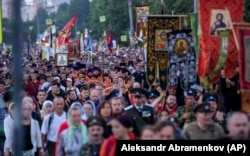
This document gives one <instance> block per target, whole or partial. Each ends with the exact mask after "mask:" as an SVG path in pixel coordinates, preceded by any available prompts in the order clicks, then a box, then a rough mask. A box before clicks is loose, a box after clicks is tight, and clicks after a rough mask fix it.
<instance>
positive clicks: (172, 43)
mask: <svg viewBox="0 0 250 156" xmlns="http://www.w3.org/2000/svg"><path fill="white" fill-rule="evenodd" d="M190 32H191V30H180V31H174V32H171V33H170V34H169V36H170V39H169V41H168V45H169V85H170V86H172V87H177V84H178V79H179V78H180V83H181V84H180V85H181V87H182V89H184V90H185V89H188V88H189V87H190V86H192V85H194V84H195V83H196V81H197V73H196V59H195V47H194V43H193V39H192V35H190Z"/></svg>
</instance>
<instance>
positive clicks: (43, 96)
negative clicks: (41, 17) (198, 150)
mask: <svg viewBox="0 0 250 156" xmlns="http://www.w3.org/2000/svg"><path fill="white" fill-rule="evenodd" d="M55 1H57V0H55ZM72 1H73V0H72ZM75 1H76V0H75ZM96 1H97V0H94V1H93V2H90V1H88V3H98V2H96ZM28 2H30V3H31V1H27V2H26V3H28ZM32 2H33V1H32ZM154 2H155V1H153V3H154ZM18 3H19V2H17V3H16V2H13V7H14V8H15V9H17V8H18V7H20V5H21V4H18ZM69 3H71V2H70V1H69ZM72 3H73V2H72ZM153 3H152V2H151V1H149V2H148V3H146V2H144V3H142V4H138V5H132V2H131V0H128V1H126V9H128V8H129V9H131V10H132V11H131V10H130V11H131V12H130V14H129V15H131V16H129V17H124V20H127V21H129V20H131V18H132V17H133V16H134V15H135V19H132V21H134V22H135V23H134V24H133V22H130V24H131V23H132V24H131V25H130V31H129V32H128V34H126V35H123V34H121V35H120V38H115V35H114V34H115V32H114V30H113V28H112V25H111V26H108V27H107V29H106V30H104V31H102V33H101V34H97V35H98V36H99V38H95V37H94V36H95V34H96V32H95V31H91V30H92V28H91V25H90V26H89V28H82V29H83V31H82V32H79V33H78V35H79V38H77V39H73V38H71V36H72V34H73V33H72V32H73V31H75V29H76V26H77V27H79V24H77V21H78V20H80V18H79V17H80V16H81V17H82V16H83V15H81V14H80V13H78V12H72V13H71V14H72V16H71V18H70V19H69V20H68V21H65V22H64V24H63V25H64V26H63V27H62V28H61V29H60V30H59V31H58V33H57V31H56V29H58V28H57V27H56V26H55V23H54V21H53V20H52V19H50V18H47V19H46V24H47V28H46V29H45V31H44V33H43V34H41V35H40V38H39V40H38V41H39V42H37V43H33V42H32V41H30V40H29V41H28V42H27V44H25V46H22V45H21V44H18V43H19V42H23V41H22V40H20V39H19V38H18V37H16V38H17V39H15V38H13V41H14V43H13V44H12V45H10V46H9V47H8V48H6V47H5V48H2V53H1V54H0V155H3V156H116V155H117V154H116V152H117V151H116V150H117V149H116V146H117V141H119V140H132V141H135V140H180V141H181V140H249V139H250V64H249V63H250V56H249V54H250V47H249V45H250V37H249V36H250V29H249V28H250V23H247V22H246V21H245V20H244V18H243V16H244V10H247V8H245V7H246V6H248V7H249V6H250V5H249V4H250V2H246V1H244V0H226V1H218V0H210V1H207V0H194V2H192V3H193V4H194V11H193V12H189V13H185V14H178V15H177V14H174V13H172V14H166V13H165V9H164V8H165V7H166V4H165V2H164V1H163V0H161V2H159V6H160V9H159V7H158V10H159V11H158V13H154V14H153V13H152V12H151V6H152V5H153ZM155 3H156V2H155ZM157 3H158V2H157ZM183 3H184V2H183ZM245 4H248V5H245ZM91 5H93V4H91ZM2 8H3V9H2V12H3V13H4V6H3V4H2ZM82 8H83V9H84V6H82ZM248 9H249V8H248ZM17 10H19V11H20V9H17ZM21 11H22V9H21ZM133 12H134V13H133ZM21 13H22V12H21ZM131 13H133V14H131ZM15 16H18V13H15ZM114 16H116V15H115V14H114ZM98 18H99V17H98ZM106 18H108V17H106V16H100V18H99V20H100V21H98V22H100V26H101V24H103V23H105V22H107V21H106V20H107V19H106ZM14 19H16V20H14V25H16V27H15V26H14V27H15V28H17V29H16V30H15V29H13V30H12V31H13V33H16V34H19V33H18V29H19V28H18V23H17V22H18V20H17V19H18V17H16V18H14ZM121 21H122V20H121ZM2 22H3V21H2ZM116 22H117V23H119V22H120V21H119V20H117V21H116ZM1 24H3V25H4V24H5V23H4V22H3V23H1ZM114 24H115V23H114ZM133 27H135V30H134V31H132V30H133V29H132V28H133ZM100 29H101V28H100ZM4 30H5V29H4ZM30 30H31V29H30ZM3 34H6V30H5V32H1V38H0V39H1V43H2V44H3V38H7V37H8V36H7V37H6V36H4V35H3ZM29 37H30V36H29ZM123 42H128V43H129V45H123ZM26 45H27V46H26ZM32 47H33V48H32ZM15 50H16V51H15ZM18 50H20V51H18ZM17 51H18V52H17ZM18 60H19V61H18ZM18 62H21V65H20V64H18Z"/></svg>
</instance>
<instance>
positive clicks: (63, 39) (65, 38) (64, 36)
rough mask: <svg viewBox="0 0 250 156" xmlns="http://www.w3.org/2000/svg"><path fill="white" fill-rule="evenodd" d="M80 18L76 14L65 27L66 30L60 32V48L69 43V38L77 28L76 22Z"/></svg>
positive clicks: (58, 38) (58, 37)
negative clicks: (74, 28)
mask: <svg viewBox="0 0 250 156" xmlns="http://www.w3.org/2000/svg"><path fill="white" fill-rule="evenodd" d="M77 18H78V14H76V15H75V16H74V17H73V18H71V20H70V21H69V22H68V23H67V24H66V25H65V26H64V28H63V29H62V30H61V31H60V32H59V34H58V36H57V40H58V46H62V45H64V44H67V43H68V42H69V38H70V35H71V31H72V29H73V27H74V26H75V23H76V20H77Z"/></svg>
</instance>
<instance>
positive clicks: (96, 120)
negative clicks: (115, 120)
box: [87, 116, 106, 128]
mask: <svg viewBox="0 0 250 156" xmlns="http://www.w3.org/2000/svg"><path fill="white" fill-rule="evenodd" d="M94 125H98V126H101V127H103V128H105V127H106V122H105V120H103V118H102V117H100V116H91V117H89V119H88V120H87V127H88V128H89V127H91V126H94Z"/></svg>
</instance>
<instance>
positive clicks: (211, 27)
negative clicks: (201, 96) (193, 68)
mask: <svg viewBox="0 0 250 156" xmlns="http://www.w3.org/2000/svg"><path fill="white" fill-rule="evenodd" d="M243 10H244V0H227V1H221V0H210V1H208V0H199V25H200V26H201V36H200V54H199V60H198V75H199V76H200V77H205V76H207V74H208V72H209V71H213V70H215V68H216V65H217V62H218V60H219V56H220V49H219V48H220V37H219V36H218V31H217V29H218V28H229V29H230V28H232V23H231V22H237V23H238V22H242V21H243ZM231 34H232V33H230V35H231ZM229 42H230V44H229V52H228V57H227V60H226V63H225V76H226V77H227V78H230V77H232V76H233V75H234V74H235V68H236V65H237V64H236V62H237V54H238V50H237V48H236V44H235V40H234V37H231V36H230V41H229Z"/></svg>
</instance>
